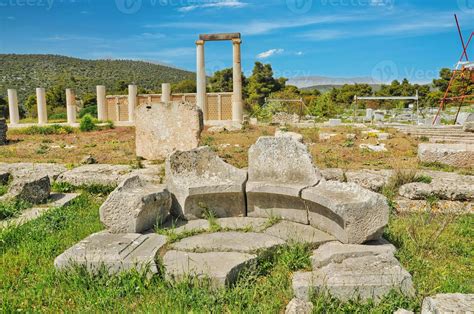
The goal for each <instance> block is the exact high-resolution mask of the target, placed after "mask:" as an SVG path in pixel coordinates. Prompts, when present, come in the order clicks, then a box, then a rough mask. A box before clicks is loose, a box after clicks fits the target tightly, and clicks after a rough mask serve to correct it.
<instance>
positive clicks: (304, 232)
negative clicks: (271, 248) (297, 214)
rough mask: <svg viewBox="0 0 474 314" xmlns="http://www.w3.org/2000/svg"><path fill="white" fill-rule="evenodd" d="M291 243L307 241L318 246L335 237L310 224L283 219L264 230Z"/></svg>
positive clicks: (313, 245)
mask: <svg viewBox="0 0 474 314" xmlns="http://www.w3.org/2000/svg"><path fill="white" fill-rule="evenodd" d="M264 233H265V234H269V235H272V236H275V237H278V238H280V239H283V240H285V241H286V242H289V243H306V244H309V245H310V246H312V247H316V246H318V245H320V244H322V243H326V242H329V241H333V240H334V239H335V238H334V237H333V236H331V235H329V234H327V233H325V232H322V231H320V230H318V229H315V228H313V227H311V226H308V225H303V224H300V223H296V222H292V221H286V220H282V221H280V222H278V223H277V224H275V225H273V226H271V227H269V228H268V229H266V230H265V231H264Z"/></svg>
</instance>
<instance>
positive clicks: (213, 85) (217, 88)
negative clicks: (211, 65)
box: [209, 68, 233, 93]
mask: <svg viewBox="0 0 474 314" xmlns="http://www.w3.org/2000/svg"><path fill="white" fill-rule="evenodd" d="M232 84H233V70H232V68H228V69H223V70H220V71H216V72H214V75H213V76H211V78H210V79H209V90H210V91H211V92H212V93H219V92H231V91H232V89H233V86H232Z"/></svg>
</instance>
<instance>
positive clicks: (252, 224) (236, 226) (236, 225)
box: [216, 217, 268, 232]
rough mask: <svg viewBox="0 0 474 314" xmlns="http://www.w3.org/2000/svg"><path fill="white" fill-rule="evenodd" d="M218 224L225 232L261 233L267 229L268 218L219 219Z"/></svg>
mask: <svg viewBox="0 0 474 314" xmlns="http://www.w3.org/2000/svg"><path fill="white" fill-rule="evenodd" d="M216 222H217V224H218V225H219V226H220V227H221V228H222V229H225V230H247V229H248V230H251V231H255V232H260V231H262V230H263V229H265V228H266V227H267V224H268V219H267V218H252V217H228V218H219V219H217V220H216Z"/></svg>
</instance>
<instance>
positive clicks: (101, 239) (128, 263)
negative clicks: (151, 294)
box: [54, 232, 166, 274]
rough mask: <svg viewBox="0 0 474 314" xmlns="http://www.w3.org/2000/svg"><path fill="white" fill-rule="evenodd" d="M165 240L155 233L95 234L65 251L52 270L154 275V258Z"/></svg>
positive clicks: (164, 243) (155, 269)
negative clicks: (72, 268)
mask: <svg viewBox="0 0 474 314" xmlns="http://www.w3.org/2000/svg"><path fill="white" fill-rule="evenodd" d="M165 245H166V237H165V236H161V235H158V234H147V235H141V234H135V233H127V234H111V233H108V232H99V233H95V234H93V235H91V236H89V237H87V238H86V239H84V240H82V241H80V242H79V243H77V244H76V245H74V246H73V247H71V248H69V249H68V250H66V251H65V252H64V253H63V254H61V255H59V256H58V257H57V258H56V259H55V260H54V266H55V267H56V269H60V270H67V269H68V268H70V267H74V266H85V267H86V269H87V270H88V271H89V272H91V273H93V274H94V273H97V271H98V270H100V269H101V267H105V268H106V269H107V270H108V272H109V273H110V274H116V273H120V272H123V271H129V270H131V269H137V270H138V271H147V272H148V273H150V274H156V273H158V266H157V265H156V262H155V257H156V255H157V254H158V253H159V252H160V251H161V250H163V249H164V247H165Z"/></svg>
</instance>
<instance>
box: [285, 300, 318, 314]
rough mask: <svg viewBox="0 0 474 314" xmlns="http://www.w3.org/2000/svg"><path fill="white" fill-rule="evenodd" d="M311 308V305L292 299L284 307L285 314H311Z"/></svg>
mask: <svg viewBox="0 0 474 314" xmlns="http://www.w3.org/2000/svg"><path fill="white" fill-rule="evenodd" d="M313 308H314V305H313V303H311V302H307V301H304V300H300V299H298V298H293V299H292V300H291V301H290V303H288V305H287V306H286V308H285V314H311V313H313Z"/></svg>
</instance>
